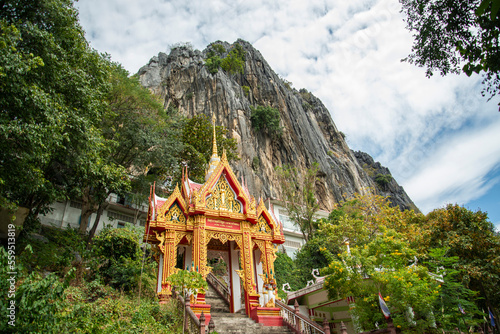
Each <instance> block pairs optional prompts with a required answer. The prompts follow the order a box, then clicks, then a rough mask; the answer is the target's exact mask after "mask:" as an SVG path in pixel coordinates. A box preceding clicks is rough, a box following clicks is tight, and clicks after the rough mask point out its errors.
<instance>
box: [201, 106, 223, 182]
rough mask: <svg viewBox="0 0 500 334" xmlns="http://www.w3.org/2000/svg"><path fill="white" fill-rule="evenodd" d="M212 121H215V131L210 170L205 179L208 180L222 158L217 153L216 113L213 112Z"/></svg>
mask: <svg viewBox="0 0 500 334" xmlns="http://www.w3.org/2000/svg"><path fill="white" fill-rule="evenodd" d="M212 123H213V129H214V130H213V131H214V138H213V140H212V145H213V147H212V157H211V158H210V162H209V164H208V171H207V173H206V175H205V181H207V180H208V179H209V178H210V175H212V173H213V171H214V170H215V168H216V167H217V165H218V164H219V162H220V158H219V156H218V155H217V141H216V139H215V113H214V114H212Z"/></svg>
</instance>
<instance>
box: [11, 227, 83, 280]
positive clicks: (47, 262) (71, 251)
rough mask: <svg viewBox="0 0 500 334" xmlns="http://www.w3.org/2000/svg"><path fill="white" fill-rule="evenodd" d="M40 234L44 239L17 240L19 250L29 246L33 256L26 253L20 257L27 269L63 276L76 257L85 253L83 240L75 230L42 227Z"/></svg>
mask: <svg viewBox="0 0 500 334" xmlns="http://www.w3.org/2000/svg"><path fill="white" fill-rule="evenodd" d="M24 232H25V231H24V229H23V233H24ZM40 233H41V235H43V236H44V237H39V238H36V237H34V236H28V235H23V237H22V238H19V247H20V248H21V249H23V248H24V247H26V246H27V245H30V247H31V249H32V250H33V254H31V253H29V254H28V253H27V252H26V253H23V254H22V255H21V256H22V261H23V263H24V265H25V266H27V267H29V268H33V269H36V270H43V271H55V272H58V273H60V275H63V274H64V273H65V272H66V271H67V270H68V269H67V268H71V265H72V263H73V262H74V261H76V259H77V257H78V256H80V257H81V256H83V255H84V253H85V247H83V245H84V243H83V241H84V239H83V237H82V235H81V234H79V233H78V231H77V230H74V229H71V228H67V229H65V230H62V229H58V228H54V227H49V226H45V225H42V226H40ZM42 238H46V240H44V239H42Z"/></svg>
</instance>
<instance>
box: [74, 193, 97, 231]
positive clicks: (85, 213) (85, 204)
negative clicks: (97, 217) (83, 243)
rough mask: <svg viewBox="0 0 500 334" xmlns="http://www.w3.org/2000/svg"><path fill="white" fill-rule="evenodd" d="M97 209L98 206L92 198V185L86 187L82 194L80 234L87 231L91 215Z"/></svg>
mask: <svg viewBox="0 0 500 334" xmlns="http://www.w3.org/2000/svg"><path fill="white" fill-rule="evenodd" d="M95 211H96V207H95V205H94V203H93V201H92V199H91V195H90V187H86V188H85V190H84V191H83V196H82V215H81V217H80V228H79V229H78V230H79V232H80V234H85V233H87V227H88V226H89V219H90V216H91V215H92V214H93V213H94V212H95Z"/></svg>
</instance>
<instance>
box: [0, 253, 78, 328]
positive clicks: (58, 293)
mask: <svg viewBox="0 0 500 334" xmlns="http://www.w3.org/2000/svg"><path fill="white" fill-rule="evenodd" d="M25 252H30V253H31V252H32V250H31V247H29V246H28V248H27V250H26V251H25ZM9 260H11V259H9V254H8V253H7V251H6V250H5V249H4V248H3V247H0V290H1V291H4V292H5V293H2V295H1V296H0V300H1V303H0V311H1V312H2V314H3V315H8V314H12V313H11V312H10V311H8V308H7V307H15V313H14V318H9V320H8V321H13V323H14V324H15V326H11V325H9V324H8V322H7V321H5V320H4V321H1V322H0V332H2V333H11V332H12V333H30V332H31V333H42V332H43V333H54V332H57V331H60V330H61V329H62V326H63V323H64V316H63V314H62V311H63V308H64V305H63V302H64V290H65V289H66V288H67V287H68V285H69V279H70V278H71V274H72V273H73V271H71V272H70V273H68V275H66V279H65V280H64V282H62V283H61V282H60V281H59V278H58V276H57V275H55V274H53V273H52V274H49V275H47V276H45V277H44V278H42V276H41V275H40V274H39V273H38V272H32V273H31V274H27V273H26V270H25V267H24V266H23V265H22V264H21V263H20V262H21V261H16V264H15V265H14V267H15V268H14V269H13V268H11V267H10V265H9ZM18 260H19V259H18ZM11 272H15V273H17V274H15V275H12V273H11ZM19 282H20V283H19ZM12 283H14V284H17V286H16V289H15V290H12V289H10V288H11V284H12ZM7 291H11V292H13V293H14V294H10V293H7Z"/></svg>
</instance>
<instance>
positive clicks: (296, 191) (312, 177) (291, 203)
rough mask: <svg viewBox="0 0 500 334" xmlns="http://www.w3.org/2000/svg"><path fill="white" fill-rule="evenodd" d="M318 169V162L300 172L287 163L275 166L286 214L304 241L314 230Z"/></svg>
mask: <svg viewBox="0 0 500 334" xmlns="http://www.w3.org/2000/svg"><path fill="white" fill-rule="evenodd" d="M318 170H319V165H318V163H313V164H312V166H311V168H308V169H306V170H305V171H304V172H303V173H302V174H301V173H299V170H298V169H297V168H296V167H292V166H288V165H284V166H283V167H278V168H276V171H277V175H278V178H279V182H280V186H281V192H282V196H283V200H284V202H285V206H286V210H287V212H288V216H289V217H290V219H291V221H292V222H293V223H294V224H295V225H296V226H298V227H299V229H300V231H301V232H302V234H303V235H304V239H305V240H306V241H307V240H309V238H310V237H311V236H312V234H313V232H314V229H315V223H314V214H315V213H316V212H317V211H318V208H319V203H318V201H317V200H316V196H315V187H316V180H317V176H316V175H317V173H318Z"/></svg>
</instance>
